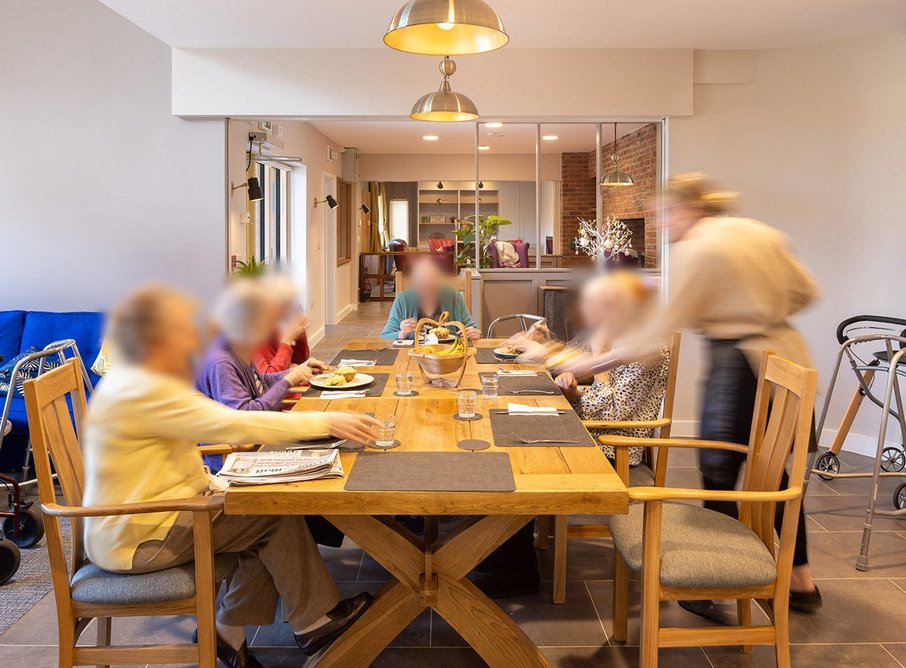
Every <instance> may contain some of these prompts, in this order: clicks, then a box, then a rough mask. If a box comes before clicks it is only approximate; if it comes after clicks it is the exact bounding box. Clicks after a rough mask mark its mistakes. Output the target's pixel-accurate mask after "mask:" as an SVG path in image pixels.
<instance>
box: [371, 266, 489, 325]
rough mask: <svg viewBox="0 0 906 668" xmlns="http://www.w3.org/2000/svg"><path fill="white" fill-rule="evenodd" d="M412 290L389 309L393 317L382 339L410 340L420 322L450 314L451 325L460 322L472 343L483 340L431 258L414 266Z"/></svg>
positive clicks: (457, 296)
mask: <svg viewBox="0 0 906 668" xmlns="http://www.w3.org/2000/svg"><path fill="white" fill-rule="evenodd" d="M410 279H411V287H409V288H408V289H406V290H403V292H401V293H400V294H398V295H397V296H396V297H395V298H394V300H393V305H392V306H391V307H390V315H389V316H388V318H387V324H386V325H385V326H384V331H383V332H381V338H382V339H411V338H413V337H414V335H415V324H416V323H417V322H418V320H419V318H434V319H435V320H436V319H438V318H439V317H440V314H441V313H443V312H444V311H447V312H448V313H449V314H450V316H449V318H447V320H449V321H450V322H453V321H458V322H461V323H462V324H463V325H465V327H466V333H467V334H468V336H469V339H471V340H473V341H474V340H476V339H480V338H481V332H480V331H479V330H478V328H477V327H476V326H475V321H474V320H473V319H472V315H471V314H470V313H469V310H468V309H467V308H466V303H465V301H464V300H463V298H462V294H461V293H460V292H459V290H456V289H454V288H453V287H451V286H449V285H446V284H445V281H444V276H443V274H442V273H441V271H440V269H439V268H438V266H437V265H436V264H435V263H434V262H433V261H432V260H431V259H429V258H423V259H421V260H419V261H417V262H416V263H415V265H414V266H413V267H412V273H411V274H410Z"/></svg>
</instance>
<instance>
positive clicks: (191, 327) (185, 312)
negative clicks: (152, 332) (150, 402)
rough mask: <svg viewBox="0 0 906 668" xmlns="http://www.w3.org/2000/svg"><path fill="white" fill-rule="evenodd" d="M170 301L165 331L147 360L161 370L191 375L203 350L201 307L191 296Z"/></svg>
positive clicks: (183, 375)
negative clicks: (189, 298) (200, 329)
mask: <svg viewBox="0 0 906 668" xmlns="http://www.w3.org/2000/svg"><path fill="white" fill-rule="evenodd" d="M169 302H170V303H169V304H167V306H166V316H165V318H164V320H165V324H164V327H163V332H162V334H161V336H160V339H159V340H158V341H157V343H156V344H155V345H154V346H153V347H152V348H151V349H150V350H149V351H148V355H147V356H146V363H147V364H149V365H152V366H153V367H154V368H155V369H157V370H158V371H160V372H163V373H167V374H169V375H172V376H179V377H181V378H187V379H190V378H191V377H192V371H193V365H194V359H195V357H196V356H197V355H198V353H199V352H200V350H201V337H200V335H199V332H198V323H197V315H198V314H197V309H196V307H195V305H194V304H193V303H191V302H190V301H188V300H183V299H178V298H172V299H170V300H169Z"/></svg>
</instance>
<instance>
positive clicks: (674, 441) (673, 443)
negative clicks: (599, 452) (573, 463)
mask: <svg viewBox="0 0 906 668" xmlns="http://www.w3.org/2000/svg"><path fill="white" fill-rule="evenodd" d="M598 441H599V442H601V443H602V444H603V445H610V446H613V447H614V448H630V447H646V448H710V449H713V450H732V451H733V452H742V453H747V452H748V451H749V448H748V447H747V446H745V445H740V444H739V443H726V442H724V441H700V440H698V439H695V438H635V437H633V436H599V437H598Z"/></svg>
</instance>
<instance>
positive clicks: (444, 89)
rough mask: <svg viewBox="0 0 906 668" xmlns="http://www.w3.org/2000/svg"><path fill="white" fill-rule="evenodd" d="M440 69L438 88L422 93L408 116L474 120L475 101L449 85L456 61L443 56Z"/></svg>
mask: <svg viewBox="0 0 906 668" xmlns="http://www.w3.org/2000/svg"><path fill="white" fill-rule="evenodd" d="M440 71H441V74H443V75H444V80H443V81H442V82H441V84H440V89H439V90H437V91H435V92H433V93H428V94H427V95H422V96H421V97H420V98H419V99H418V101H417V102H416V103H415V104H414V105H413V106H412V111H411V113H410V114H409V117H410V118H414V119H415V120H417V121H441V122H449V121H474V120H475V119H476V118H478V109H477V108H476V107H475V103H474V102H472V100H470V99H469V98H468V97H466V96H465V95H463V94H462V93H455V92H453V89H452V88H451V87H450V76H451V75H452V74H453V73H454V72H455V71H456V63H454V62H453V61H452V60H450V59H449V58H448V57H444V59H443V61H442V62H441V64H440Z"/></svg>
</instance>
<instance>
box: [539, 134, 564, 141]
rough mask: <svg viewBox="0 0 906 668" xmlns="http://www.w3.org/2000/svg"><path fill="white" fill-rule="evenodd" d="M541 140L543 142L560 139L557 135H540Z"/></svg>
mask: <svg viewBox="0 0 906 668" xmlns="http://www.w3.org/2000/svg"><path fill="white" fill-rule="evenodd" d="M541 138H542V139H543V140H544V141H557V140H558V139H560V137H559V136H557V135H541Z"/></svg>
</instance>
